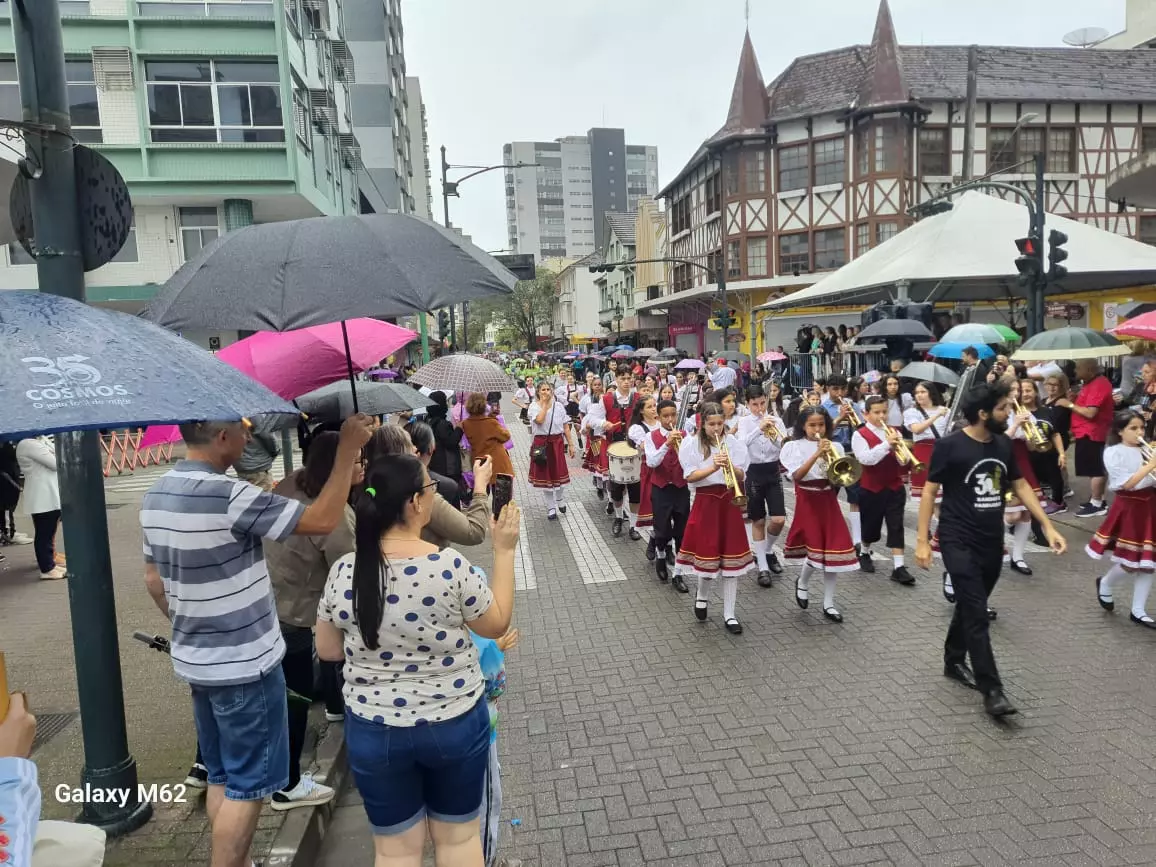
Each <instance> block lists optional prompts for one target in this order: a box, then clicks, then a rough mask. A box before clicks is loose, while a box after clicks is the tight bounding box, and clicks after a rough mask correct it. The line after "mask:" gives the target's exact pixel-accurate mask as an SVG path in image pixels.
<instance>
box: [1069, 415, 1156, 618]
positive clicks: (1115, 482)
mask: <svg viewBox="0 0 1156 867" xmlns="http://www.w3.org/2000/svg"><path fill="white" fill-rule="evenodd" d="M1143 435H1144V417H1143V416H1142V415H1140V414H1139V413H1137V412H1132V411H1131V410H1125V411H1123V412H1118V413H1116V416H1115V418H1114V419H1113V420H1112V438H1113V439H1114V440H1116V441H1117V442H1116V444H1115V445H1111V446H1109V447H1108V448H1106V449H1104V469H1105V470H1107V473H1108V489H1109V490H1111V491H1112V492H1114V493H1115V495H1116V496H1115V497H1114V498H1113V500H1112V506H1111V508H1110V509H1109V510H1108V516H1107V517H1106V518H1104V523H1103V524H1101V525H1100V529H1098V530H1097V531H1096V535H1095V536H1093V537H1092V541H1090V542H1089V543H1088V546H1087V547H1086V548H1085V549H1084V550H1085V551H1086V552H1087V553H1088V556H1089V557H1092V558H1093V559H1095V560H1099V559H1100V558H1102V557H1103V556H1104V555H1105V554H1110V555H1111V558H1112V568H1110V569H1109V570H1108V571H1107V572H1106V573H1104V576H1103V577H1102V578H1097V579H1096V596H1097V598H1098V599H1099V601H1100V606H1101V607H1102V608H1104V609H1106V610H1108V611H1111V610H1112V609H1113V608H1115V607H1116V604H1115V602H1114V601H1113V599H1112V586H1113V585H1114V584H1115V583H1116V582H1117V581H1119V580H1120V579H1121V578H1123V577H1125V576H1126V575H1131V576H1132V577H1133V581H1134V584H1133V586H1132V622H1133V623H1138V624H1140V625H1141V626H1144V627H1147V628H1148V629H1156V620H1153V619H1152V618H1151V617H1149V616H1148V611H1147V603H1148V593H1149V591H1151V589H1152V573H1153V571H1154V570H1156V476H1154V474H1156V452H1153V453H1152V455H1150V456H1149V458H1148V460H1145V459H1144V453H1143V449H1142V448H1141V447H1140V438H1141V437H1142V436H1143Z"/></svg>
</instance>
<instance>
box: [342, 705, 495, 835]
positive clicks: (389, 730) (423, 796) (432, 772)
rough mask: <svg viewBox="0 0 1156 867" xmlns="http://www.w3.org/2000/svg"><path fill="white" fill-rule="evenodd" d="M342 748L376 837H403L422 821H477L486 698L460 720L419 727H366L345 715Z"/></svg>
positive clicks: (485, 755) (486, 744)
mask: <svg viewBox="0 0 1156 867" xmlns="http://www.w3.org/2000/svg"><path fill="white" fill-rule="evenodd" d="M345 743H346V747H347V748H348V750H349V767H350V769H351V770H352V771H353V778H354V780H356V781H357V790H358V791H359V792H360V793H361V799H362V800H363V801H364V802H365V813H366V815H367V816H368V817H369V824H370V825H371V826H372V829H373V833H374V834H376V835H378V836H389V835H393V834H401V833H403V832H405V831H407V830H408V829H410V828H412V827H413V826H414V825H416V824H417V823H418V822H420V821H421V820H422V819H423V818H425V817H426V816H429V818H431V819H434V820H436V821H439V822H469V821H472V820H473V819H476V818H477V817H478V811H479V809H480V808H481V805H482V788H483V786H484V785H485V780H486V767H487V764H488V762H489V749H490V712H489V709H488V708H487V707H486V700H485V699H484V698H483V699H480V700H479V701H478V703H477V704H476V705H474V707H473V709H472V710H470V711H467V712H466V713H464V714H462V715H461V716H459V717H455V718H454V719H450V720H445V721H444V722H438V723H430V724H429V725H424V726H390V725H384V724H381V723H375V722H370V721H369V720H367V719H364V718H362V717H359V716H357V715H356V714H354V713H352V712H351V711H350V710H349V709H348V708H347V709H346V711H345Z"/></svg>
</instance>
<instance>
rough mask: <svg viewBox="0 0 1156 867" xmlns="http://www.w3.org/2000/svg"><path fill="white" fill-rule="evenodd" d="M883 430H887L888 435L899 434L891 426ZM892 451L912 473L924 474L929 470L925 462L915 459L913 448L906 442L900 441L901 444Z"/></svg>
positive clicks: (893, 447)
mask: <svg viewBox="0 0 1156 867" xmlns="http://www.w3.org/2000/svg"><path fill="white" fill-rule="evenodd" d="M883 430H885V431H886V432H887V433H888V434H893V433H897V431H896V430H895V428H893V427H891V426H890V425H883ZM891 451H892V453H893V454H894V455H895V459H896V460H897V461H899V463H901V464H907V465H909V466H910V467H911V471H912V472H915V473H922V472H923V471H924V470H925V469H927V465H926V464H924V463H923V461H919V460H916V459H915V455H914V454H913V453H912V451H911V447H910V446H909V445H907V441H906V440H902V439H901V440H899V442H897V443H895V445H893V446H892V447H891Z"/></svg>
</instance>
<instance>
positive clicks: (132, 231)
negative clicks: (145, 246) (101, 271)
mask: <svg viewBox="0 0 1156 867" xmlns="http://www.w3.org/2000/svg"><path fill="white" fill-rule="evenodd" d="M112 261H113V262H120V263H122V264H123V263H126V262H139V261H140V254H139V253H138V252H137V246H136V211H133V215H132V222H131V223H130V224H129V230H128V235H127V236H126V237H125V239H124V246H123V247H121V248H120V249H119V250H118V251H117V253H116V255H115V256H113V257H112Z"/></svg>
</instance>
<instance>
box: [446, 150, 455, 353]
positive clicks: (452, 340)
mask: <svg viewBox="0 0 1156 867" xmlns="http://www.w3.org/2000/svg"><path fill="white" fill-rule="evenodd" d="M449 170H450V164H449V163H448V162H447V161H446V146H445V145H442V225H443V226H445V227H446V228H447V229H448V228H450V190H449V186H448V178H447V177H446V176H447V174H448V173H449ZM456 308H457V305H455V304H451V305H450V347H451V348H452V347H453V345H454V343H456V342H457V340H456V338H457V314H456Z"/></svg>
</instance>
